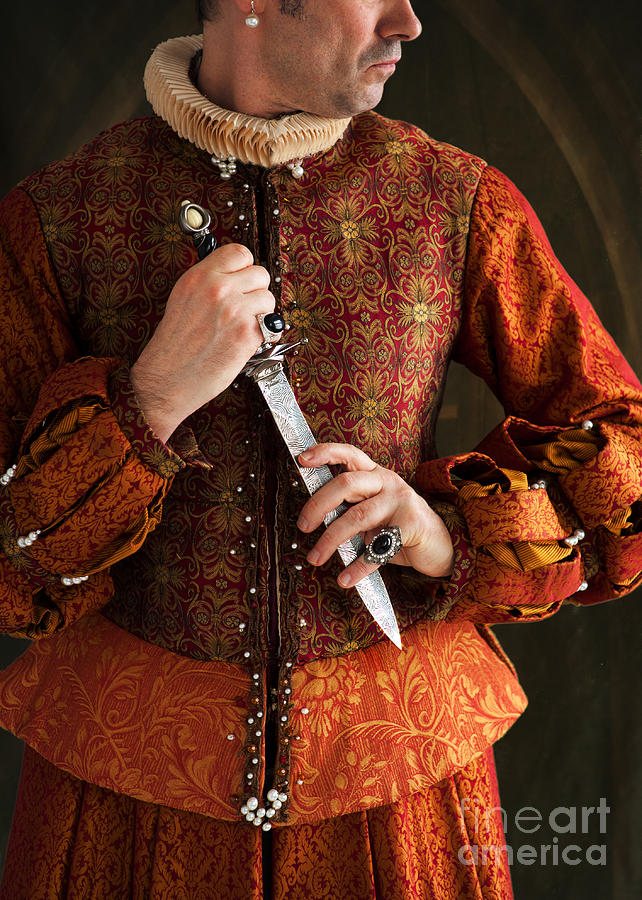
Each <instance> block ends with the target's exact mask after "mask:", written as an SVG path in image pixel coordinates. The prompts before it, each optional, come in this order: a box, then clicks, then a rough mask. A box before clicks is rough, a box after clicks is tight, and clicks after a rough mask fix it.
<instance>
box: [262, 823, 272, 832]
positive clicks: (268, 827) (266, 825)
mask: <svg viewBox="0 0 642 900" xmlns="http://www.w3.org/2000/svg"><path fill="white" fill-rule="evenodd" d="M261 828H262V829H263V831H270V830H271V829H272V826H271V824H270V823H269V822H264V823H263V825H261Z"/></svg>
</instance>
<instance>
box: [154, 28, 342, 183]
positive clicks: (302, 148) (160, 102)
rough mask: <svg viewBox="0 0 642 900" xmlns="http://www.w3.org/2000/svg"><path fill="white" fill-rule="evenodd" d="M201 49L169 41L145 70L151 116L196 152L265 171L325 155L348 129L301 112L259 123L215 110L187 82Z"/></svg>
mask: <svg viewBox="0 0 642 900" xmlns="http://www.w3.org/2000/svg"><path fill="white" fill-rule="evenodd" d="M202 47H203V36H202V35H200V34H199V35H191V36H189V37H180V38H173V39H172V40H170V41H166V42H165V43H164V44H159V46H158V47H156V49H155V50H154V52H153V53H152V55H151V57H150V59H149V62H148V63H147V66H146V68H145V91H146V93H147V99H148V100H149V102H150V103H151V105H152V108H153V110H154V112H155V113H156V114H157V115H159V116H160V117H161V118H162V119H164V120H165V121H166V122H167V124H168V125H169V126H170V127H171V128H172V129H173V130H174V131H175V132H176V133H177V134H178V135H179V137H182V138H185V139H186V140H188V141H189V142H190V143H192V144H195V145H196V146H197V147H198V148H199V149H200V150H206V151H207V152H208V153H211V154H213V155H214V156H217V157H221V158H225V157H234V158H235V159H238V160H240V161H241V162H243V163H252V164H254V165H258V166H264V167H266V168H268V167H270V166H278V165H282V164H284V163H287V162H290V161H291V160H296V159H303V158H304V157H306V156H311V155H312V154H314V153H322V152H323V151H325V150H329V149H330V147H333V146H334V144H336V142H337V141H338V140H339V138H340V137H341V136H342V135H343V133H344V131H345V130H346V128H347V127H348V124H349V122H350V119H326V118H323V117H322V116H315V115H312V114H311V113H303V112H301V113H293V114H292V115H288V116H283V117H281V118H278V119H260V118H258V117H257V116H248V115H245V114H244V113H239V112H232V111H230V110H228V109H223V108H222V107H220V106H217V105H216V104H215V103H212V101H211V100H208V99H207V97H204V96H203V94H201V93H200V91H198V89H197V88H196V87H195V86H194V84H193V83H192V80H191V79H190V76H189V68H190V63H191V61H192V58H193V57H194V54H195V53H197V51H199V50H201V49H202Z"/></svg>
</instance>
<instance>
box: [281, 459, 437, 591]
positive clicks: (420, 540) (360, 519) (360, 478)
mask: <svg viewBox="0 0 642 900" xmlns="http://www.w3.org/2000/svg"><path fill="white" fill-rule="evenodd" d="M299 463H300V464H301V465H302V466H305V467H307V468H314V467H315V466H321V465H324V464H325V465H343V466H344V467H345V469H346V471H345V472H342V473H341V474H340V475H337V476H336V477H335V478H333V479H332V481H330V482H328V483H327V484H325V485H324V486H323V487H322V488H320V489H319V490H318V491H317V492H316V493H315V494H314V495H313V496H312V497H311V498H310V499H309V500H308V501H307V503H306V504H305V506H304V507H303V509H302V510H301V514H300V516H299V520H298V522H297V524H298V526H299V528H300V529H301V531H306V532H309V531H314V529H315V528H318V527H319V526H320V525H322V524H323V519H324V516H325V515H326V514H327V513H329V512H331V511H332V510H333V509H336V507H337V506H338V505H339V504H340V503H341V502H342V501H345V502H346V503H349V504H351V506H350V509H348V511H347V512H345V513H344V514H343V515H342V516H340V517H339V518H338V519H336V520H335V521H334V522H333V523H332V524H331V525H329V526H328V528H327V529H326V531H325V532H324V533H323V534H322V535H321V537H320V538H319V540H318V541H317V542H316V544H315V545H314V547H313V548H312V549H311V550H310V552H309V553H308V557H307V559H308V562H309V563H310V564H311V565H313V566H320V565H323V563H325V562H327V561H328V560H329V559H330V557H331V556H332V554H333V553H334V552H335V551H336V550H337V548H338V547H339V545H340V544H343V543H344V542H345V541H347V540H349V539H350V538H352V537H354V536H355V535H356V534H361V535H362V536H363V539H364V540H365V542H366V544H368V543H369V542H370V541H371V540H372V539H373V538H374V537H375V536H376V535H377V534H378V532H379V531H380V530H381V529H382V528H384V527H386V526H391V525H396V526H397V527H398V528H400V529H401V538H402V541H403V546H402V548H401V550H399V552H398V553H397V554H396V555H395V556H393V558H392V560H391V562H394V563H396V564H397V565H400V566H412V567H413V568H414V569H417V571H418V572H423V573H424V574H425V575H430V576H432V577H435V578H441V577H444V578H447V577H448V576H449V575H450V573H451V571H452V566H453V556H454V554H453V546H452V541H451V539H450V535H449V533H448V529H447V528H446V526H445V525H444V523H443V521H442V520H441V519H440V518H439V516H438V515H437V513H435V512H434V511H433V510H432V509H431V508H430V506H429V505H428V504H427V503H426V501H425V500H424V499H423V497H420V496H419V494H418V493H417V492H416V491H414V490H413V489H412V488H411V487H410V485H408V484H406V482H405V481H404V480H403V478H401V477H400V476H399V475H397V474H396V473H395V472H393V471H392V470H391V469H385V468H384V467H383V466H379V465H377V463H375V462H374V461H373V460H372V459H370V457H369V456H368V455H367V454H365V453H364V452H363V451H362V450H359V449H358V448H357V447H353V446H352V445H351V444H317V445H316V447H311V448H310V449H309V450H306V451H305V453H302V454H301V455H300V456H299ZM376 569H377V566H376V565H374V564H371V563H366V562H365V561H364V558H363V556H361V557H360V558H359V559H358V560H356V561H355V562H353V563H352V564H351V565H349V566H348V567H347V568H346V569H344V570H343V572H342V573H341V575H340V576H339V579H338V581H339V584H340V585H341V587H345V588H348V587H353V586H354V585H355V584H357V582H359V581H361V579H362V578H365V577H366V576H367V575H370V574H371V573H372V572H374V571H375V570H376Z"/></svg>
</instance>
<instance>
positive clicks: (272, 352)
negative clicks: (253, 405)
mask: <svg viewBox="0 0 642 900" xmlns="http://www.w3.org/2000/svg"><path fill="white" fill-rule="evenodd" d="M307 342H308V339H307V338H302V339H301V340H300V341H292V342H290V343H289V344H270V345H268V346H267V347H266V348H265V349H263V350H259V351H258V352H257V353H255V354H254V356H253V357H252V358H251V359H249V360H248V361H247V362H246V364H245V366H244V368H243V371H242V374H243V375H249V376H250V378H253V379H254V380H255V381H260V380H261V379H262V378H267V377H268V376H269V375H271V374H273V372H275V371H276V370H277V369H280V368H282V367H283V362H284V360H285V354H286V353H289V352H290V350H294V348H295V347H300V346H301V344H307ZM263 346H265V345H263Z"/></svg>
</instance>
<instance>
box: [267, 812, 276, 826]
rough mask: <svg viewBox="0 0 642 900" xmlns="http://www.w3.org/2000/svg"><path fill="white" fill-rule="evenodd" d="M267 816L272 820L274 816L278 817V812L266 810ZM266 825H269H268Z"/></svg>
mask: <svg viewBox="0 0 642 900" xmlns="http://www.w3.org/2000/svg"><path fill="white" fill-rule="evenodd" d="M265 815H266V816H267V818H268V819H271V818H272V817H273V816H275V815H276V810H274V809H266V810H265ZM266 824H267V823H266Z"/></svg>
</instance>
